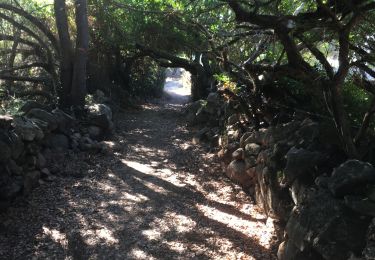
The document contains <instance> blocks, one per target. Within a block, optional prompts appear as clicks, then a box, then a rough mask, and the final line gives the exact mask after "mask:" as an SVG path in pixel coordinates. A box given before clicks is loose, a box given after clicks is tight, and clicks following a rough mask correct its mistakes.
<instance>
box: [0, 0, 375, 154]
mask: <svg viewBox="0 0 375 260" xmlns="http://www.w3.org/2000/svg"><path fill="white" fill-rule="evenodd" d="M83 6H84V7H85V8H83V9H82V8H81V7H83ZM86 6H87V13H86ZM374 9H375V3H374V2H373V1H366V0H351V1H334V0H309V1H296V0H282V1H280V0H243V1H242V0H201V1H197V0H179V1H172V0H147V1H140V0H130V1H129V0H127V1H125V0H88V1H87V3H86V1H78V0H76V1H47V0H45V1H43V0H18V1H16V0H3V1H1V3H0V18H1V21H0V27H1V33H0V46H1V55H0V68H1V69H0V79H1V80H2V81H1V82H2V89H3V91H2V92H3V93H4V94H3V96H4V99H5V98H6V96H9V95H18V96H25V95H26V96H30V95H36V96H39V97H40V96H41V97H43V98H47V99H49V100H54V101H55V102H57V101H58V102H59V103H60V105H72V104H74V105H82V104H83V103H84V96H85V94H86V87H85V86H84V85H85V84H86V83H85V82H86V80H87V88H88V91H89V92H92V91H95V90H96V89H101V90H103V91H104V92H107V93H115V92H116V93H121V94H120V95H116V96H118V97H124V96H131V95H147V94H150V93H153V94H156V93H158V92H160V89H161V84H162V82H163V79H162V78H163V69H162V68H163V67H183V68H185V69H187V70H189V71H190V72H191V73H192V81H193V87H192V93H193V99H195V100H198V99H201V98H205V97H206V96H207V94H208V93H209V92H210V91H216V90H217V89H218V88H219V91H222V89H220V87H224V88H225V91H226V92H230V93H232V94H234V95H235V96H237V98H239V99H240V100H241V102H242V103H243V105H244V106H243V108H244V110H245V111H244V113H245V114H246V115H248V117H249V120H251V121H253V122H254V123H255V124H256V126H257V127H258V128H259V127H262V126H263V125H265V124H271V121H272V120H271V119H270V118H273V117H275V116H276V114H277V112H278V111H279V110H280V107H282V108H285V109H288V111H295V110H303V111H306V112H308V113H313V114H316V115H319V116H320V117H327V118H332V119H333V121H334V123H335V126H336V128H337V133H338V136H339V137H340V140H341V143H342V148H343V149H344V151H345V152H346V153H347V155H348V156H350V157H361V151H360V149H359V147H360V143H361V141H362V142H364V141H363V140H364V138H365V137H366V136H368V134H371V132H372V130H371V129H370V128H369V127H370V126H371V118H372V115H373V113H374V112H375V99H374V94H375V91H374V83H373V82H374V77H375V71H374V53H373V51H374V47H375V45H374V43H375V38H374V30H373V29H372V28H374V19H373V18H374V16H375V12H374ZM86 14H87V15H86ZM86 30H87V33H86ZM86 34H87V35H86ZM88 39H89V42H88ZM86 42H87V43H86ZM86 45H87V47H86ZM86 49H87V52H86V51H82V50H86ZM86 59H88V63H87V74H86V68H85V66H86ZM74 75H75V76H74ZM77 77H78V78H77ZM228 86H229V87H228ZM67 100H69V101H71V102H70V103H69V102H67Z"/></svg>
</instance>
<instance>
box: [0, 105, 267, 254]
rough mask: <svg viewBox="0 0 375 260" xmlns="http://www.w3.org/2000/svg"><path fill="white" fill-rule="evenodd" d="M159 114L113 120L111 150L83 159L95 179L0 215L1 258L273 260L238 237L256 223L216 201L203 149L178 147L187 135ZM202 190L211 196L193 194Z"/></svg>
mask: <svg viewBox="0 0 375 260" xmlns="http://www.w3.org/2000/svg"><path fill="white" fill-rule="evenodd" d="M162 111H164V113H161V111H160V106H157V107H151V108H150V109H146V111H143V112H140V113H139V114H135V115H131V116H127V115H122V117H121V120H120V121H119V125H118V129H117V135H116V137H115V139H114V140H113V144H112V149H113V150H112V151H110V152H109V153H107V154H105V155H95V156H88V155H87V157H88V158H85V159H84V160H87V161H90V165H91V166H92V168H93V170H94V172H92V173H91V174H88V173H85V176H86V177H84V178H82V179H74V178H69V177H68V178H59V179H58V180H57V181H56V182H54V183H48V184H45V185H43V186H41V187H39V188H38V189H36V190H35V191H34V193H33V194H32V196H31V197H30V198H28V199H27V200H24V202H22V200H19V201H18V202H16V204H15V205H14V207H13V208H12V209H10V210H9V211H8V212H7V213H4V214H1V215H0V223H2V224H3V225H2V229H0V258H1V259H5V258H7V259H31V258H33V257H34V258H36V259H45V258H49V259H64V258H68V259H153V258H156V259H220V258H222V259H225V258H228V257H229V258H237V257H240V255H241V254H243V255H245V256H246V255H247V256H250V257H253V258H254V259H274V252H272V251H271V249H269V248H266V247H264V246H263V245H261V243H260V241H258V238H255V237H253V236H250V235H249V233H248V232H245V231H247V229H249V228H250V227H254V228H256V226H257V225H258V224H259V223H261V224H263V223H264V222H265V219H264V216H253V215H249V214H246V213H244V212H243V211H241V210H239V209H238V208H237V207H235V206H234V205H232V204H227V203H224V202H222V201H219V200H216V199H215V196H216V195H215V194H216V193H217V194H219V193H220V192H222V191H221V190H220V189H224V188H225V187H226V186H225V185H227V184H228V182H227V181H226V180H225V179H224V178H223V177H221V176H219V175H218V174H216V175H206V174H205V171H208V170H209V168H210V167H211V168H212V166H210V164H209V163H208V162H205V161H204V160H203V159H202V156H203V151H202V150H199V148H197V147H193V148H191V147H190V148H187V149H185V148H181V147H184V145H190V146H191V144H190V140H191V135H190V133H189V132H188V131H186V129H185V128H183V127H180V126H181V119H180V118H179V114H178V112H179V110H178V109H177V110H176V109H175V107H170V108H162ZM134 116H136V117H138V119H137V120H134ZM194 153H196V154H197V155H198V156H197V157H194V156H192V154H194ZM76 160H82V158H76ZM98 165H99V166H98ZM181 166H185V168H184V170H181V169H180V168H181ZM202 168H203V169H204V170H203V173H202V171H201V169H202ZM78 170H79V169H78ZM210 183H211V184H212V185H213V190H212V194H210V193H208V192H205V191H204V190H203V189H202V187H204V185H206V184H210ZM239 190H240V189H238V188H237V190H230V191H228V192H229V193H233V195H236V194H235V193H237V192H239ZM223 193H225V192H224V191H223ZM210 195H215V196H213V197H212V196H211V197H210ZM218 196H219V195H218ZM25 201H26V203H25ZM242 203H247V202H244V201H242ZM25 204H26V205H25ZM210 212H211V213H212V214H211V213H210ZM234 222H239V223H242V222H243V223H244V225H245V226H244V227H243V229H241V226H240V225H237V224H236V223H234ZM232 224H233V225H232ZM252 225H253V226H252ZM245 259H246V258H245Z"/></svg>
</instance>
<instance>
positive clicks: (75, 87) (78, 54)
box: [71, 0, 89, 107]
mask: <svg viewBox="0 0 375 260" xmlns="http://www.w3.org/2000/svg"><path fill="white" fill-rule="evenodd" d="M75 8H76V25H77V39H76V50H75V57H74V68H73V82H72V90H71V98H72V100H71V101H72V105H73V106H77V107H83V106H84V105H85V96H86V92H87V89H86V66H87V64H86V63H87V53H88V48H89V30H88V20H87V1H86V0H76V1H75Z"/></svg>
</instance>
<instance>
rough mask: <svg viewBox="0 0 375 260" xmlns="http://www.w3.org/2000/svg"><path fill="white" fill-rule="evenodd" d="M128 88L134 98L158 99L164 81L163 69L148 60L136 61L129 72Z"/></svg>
mask: <svg viewBox="0 0 375 260" xmlns="http://www.w3.org/2000/svg"><path fill="white" fill-rule="evenodd" d="M130 76H131V81H130V86H129V87H128V88H129V89H128V90H130V92H131V93H132V94H134V95H136V96H143V97H160V96H161V95H162V92H163V87H164V81H165V69H163V68H161V67H159V66H158V64H157V63H156V62H155V61H153V60H152V59H150V58H144V59H142V60H138V61H137V62H136V64H135V65H134V66H133V68H132V71H131V74H130Z"/></svg>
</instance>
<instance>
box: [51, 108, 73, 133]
mask: <svg viewBox="0 0 375 260" xmlns="http://www.w3.org/2000/svg"><path fill="white" fill-rule="evenodd" d="M52 114H53V115H54V116H55V119H56V122H57V129H58V131H59V132H60V133H63V134H68V133H69V130H70V128H71V127H72V126H73V124H74V118H73V117H71V116H70V115H68V114H67V113H65V112H64V111H62V110H60V109H54V110H53V111H52Z"/></svg>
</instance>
